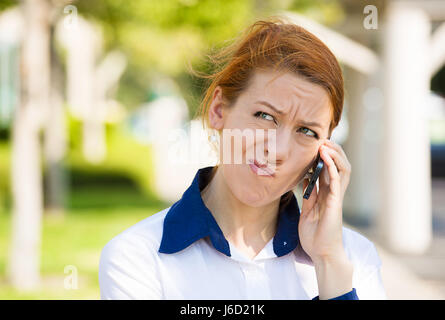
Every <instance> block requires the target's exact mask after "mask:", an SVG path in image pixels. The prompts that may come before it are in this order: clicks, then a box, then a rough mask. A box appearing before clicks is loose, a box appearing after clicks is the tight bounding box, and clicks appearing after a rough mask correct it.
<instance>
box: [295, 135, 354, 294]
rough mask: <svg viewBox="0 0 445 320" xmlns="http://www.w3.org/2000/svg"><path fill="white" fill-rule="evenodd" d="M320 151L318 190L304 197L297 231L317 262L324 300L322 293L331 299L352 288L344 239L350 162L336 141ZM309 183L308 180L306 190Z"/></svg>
mask: <svg viewBox="0 0 445 320" xmlns="http://www.w3.org/2000/svg"><path fill="white" fill-rule="evenodd" d="M319 151H320V157H321V159H322V160H323V161H324V167H323V170H322V172H321V174H320V177H319V190H318V188H317V186H315V187H314V189H313V190H312V193H311V195H310V197H309V199H307V200H306V199H303V205H302V209H301V214H300V222H299V225H298V233H299V237H300V242H301V246H302V248H303V250H304V251H305V252H306V253H307V254H308V255H309V256H310V257H311V259H312V261H313V262H314V266H315V269H316V271H317V279H318V280H319V281H318V285H319V292H320V299H322V295H323V296H324V298H330V297H335V296H338V295H340V294H342V293H346V292H348V291H350V290H352V265H351V264H350V262H349V260H348V259H347V257H346V253H345V251H344V248H343V242H342V226H343V219H342V213H343V210H342V208H343V198H344V194H345V191H346V189H347V186H348V184H349V177H350V174H351V165H350V163H349V161H348V159H347V157H346V154H345V153H344V151H343V149H342V148H341V147H340V146H339V145H338V144H336V143H335V142H333V141H330V140H326V141H325V142H324V143H323V144H322V145H321V146H320V149H319ZM308 184H309V181H308V180H307V179H305V180H304V182H303V191H304V190H305V189H306V187H307V185H308ZM336 273H337V274H336ZM334 278H335V279H334Z"/></svg>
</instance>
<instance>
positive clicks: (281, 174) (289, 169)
mask: <svg viewBox="0 0 445 320" xmlns="http://www.w3.org/2000/svg"><path fill="white" fill-rule="evenodd" d="M277 76H278V77H277ZM209 111H210V112H209V120H210V124H211V126H212V127H213V128H214V129H217V130H218V131H220V133H221V135H220V139H221V140H220V146H221V148H220V163H221V165H220V169H222V170H221V171H222V174H223V176H224V180H225V182H226V184H227V185H228V187H229V188H230V190H231V191H232V193H233V194H234V195H235V196H236V197H237V198H238V199H239V200H240V201H241V202H243V203H245V204H247V205H249V206H252V207H259V206H263V205H266V204H268V203H270V202H272V201H274V200H276V199H278V198H280V197H281V196H282V195H283V194H284V193H286V192H288V191H289V190H291V189H293V188H295V186H296V185H297V184H298V183H300V182H301V181H302V179H303V178H304V176H305V174H306V173H307V171H308V170H309V169H310V168H311V167H312V165H313V163H314V161H315V159H316V157H317V154H318V148H319V146H320V145H321V144H322V143H323V140H324V139H327V138H328V135H329V124H330V121H331V103H330V99H329V96H328V94H327V93H326V92H325V90H324V89H323V88H322V87H321V86H318V85H316V84H314V83H311V82H309V81H307V80H304V79H303V78H301V77H298V76H296V75H294V74H291V73H283V74H281V75H278V74H277V73H273V72H272V71H258V72H256V73H255V74H254V76H253V78H252V79H251V82H250V85H249V87H248V88H247V89H246V90H244V92H243V93H242V94H241V95H240V96H239V97H238V99H237V101H236V103H235V104H234V105H232V106H231V107H226V105H225V104H224V100H223V97H222V92H221V88H219V87H218V88H217V89H216V90H215V93H214V96H213V101H212V104H211V106H210V110H209ZM308 122H312V123H313V124H308ZM317 124H318V125H317ZM233 129H240V130H233ZM256 129H260V130H258V131H256ZM249 132H250V133H251V134H250V135H249V134H248V133H249ZM257 132H263V133H264V134H263V135H261V134H256V133H257ZM227 133H228V135H226V134H227ZM271 133H275V134H274V135H272V134H271ZM230 134H232V135H234V136H238V137H241V138H240V139H239V140H238V141H242V144H241V143H240V144H238V145H237V144H236V143H235V140H236V139H235V138H230ZM274 146H275V147H274ZM229 151H230V152H229ZM230 153H231V154H230ZM236 157H238V159H241V161H235V159H236ZM251 160H256V162H258V163H260V164H267V165H268V167H269V169H265V171H261V170H260V171H258V172H257V173H255V168H254V167H252V166H251V165H250V162H251ZM268 172H273V175H272V176H270V175H268V174H267V173H268Z"/></svg>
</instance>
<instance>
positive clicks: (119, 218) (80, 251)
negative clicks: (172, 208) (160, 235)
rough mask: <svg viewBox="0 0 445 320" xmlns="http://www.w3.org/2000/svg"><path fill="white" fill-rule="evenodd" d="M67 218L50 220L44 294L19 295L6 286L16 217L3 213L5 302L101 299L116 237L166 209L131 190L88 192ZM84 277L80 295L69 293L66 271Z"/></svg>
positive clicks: (0, 293)
mask: <svg viewBox="0 0 445 320" xmlns="http://www.w3.org/2000/svg"><path fill="white" fill-rule="evenodd" d="M69 207H70V209H68V211H67V213H66V214H65V216H64V217H63V218H62V219H60V218H58V217H57V216H54V215H53V216H51V215H45V217H44V221H43V235H42V237H43V239H42V250H41V275H42V285H41V288H40V289H39V290H37V291H34V292H28V293H23V292H17V291H15V290H13V289H12V288H11V286H10V285H8V283H7V281H6V274H5V273H6V263H7V258H8V249H9V241H10V229H11V227H10V224H11V220H10V215H9V213H7V212H0V299H99V298H100V293H99V282H98V274H97V272H98V263H99V257H100V252H101V249H102V248H103V246H104V245H105V244H106V243H107V242H108V241H109V240H110V239H111V238H112V237H114V236H115V235H117V234H118V233H120V232H121V231H123V230H125V229H126V228H128V227H130V226H132V225H133V224H135V223H137V222H138V221H141V220H143V219H145V218H147V217H149V216H150V215H152V214H153V213H156V212H158V211H160V210H161V209H163V208H164V207H166V205H165V204H163V203H160V202H158V201H156V200H151V199H147V198H146V197H144V196H142V195H139V194H135V192H134V190H125V189H123V190H122V189H112V188H105V189H104V188H102V189H97V187H96V189H94V188H90V189H82V191H81V190H79V191H76V192H74V193H73V196H72V198H71V202H70V205H69ZM70 265H72V266H75V267H76V268H77V271H78V289H75V290H73V289H71V290H67V289H65V288H64V279H65V277H66V276H67V275H68V273H67V274H65V273H64V268H65V267H66V266H70Z"/></svg>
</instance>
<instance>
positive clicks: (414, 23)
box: [378, 1, 432, 254]
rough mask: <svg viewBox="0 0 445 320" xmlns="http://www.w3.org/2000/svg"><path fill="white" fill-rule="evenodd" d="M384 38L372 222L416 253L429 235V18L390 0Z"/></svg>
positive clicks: (397, 246) (399, 246)
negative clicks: (377, 193) (378, 199)
mask: <svg viewBox="0 0 445 320" xmlns="http://www.w3.org/2000/svg"><path fill="white" fill-rule="evenodd" d="M386 14H387V16H386V19H385V21H386V26H384V28H386V30H385V32H386V35H385V38H384V60H385V66H384V72H385V81H384V99H385V105H384V110H383V114H382V115H383V125H384V131H383V132H384V138H383V144H382V147H383V149H382V153H381V155H382V157H381V161H382V162H381V163H380V166H381V168H382V171H381V177H380V179H379V180H380V186H381V188H382V203H381V206H380V208H379V218H378V224H379V229H380V231H381V235H382V236H383V237H384V239H385V241H386V243H387V245H388V246H389V248H391V249H392V250H394V251H396V252H405V253H413V254H415V253H422V252H424V251H425V250H426V249H427V248H428V246H429V245H430V242H431V238H432V221H431V218H432V217H431V215H432V214H431V173H430V145H429V135H428V127H427V125H428V124H427V119H426V116H425V114H426V113H425V108H426V97H427V94H428V92H429V81H430V79H429V59H428V55H429V45H430V31H431V26H430V21H429V18H428V16H427V15H426V14H425V13H424V12H423V11H422V10H421V9H419V8H415V7H414V6H409V5H408V4H407V3H406V2H398V1H397V2H396V1H395V2H391V3H389V5H388V7H387V11H386Z"/></svg>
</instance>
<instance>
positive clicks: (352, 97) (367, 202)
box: [344, 69, 383, 224]
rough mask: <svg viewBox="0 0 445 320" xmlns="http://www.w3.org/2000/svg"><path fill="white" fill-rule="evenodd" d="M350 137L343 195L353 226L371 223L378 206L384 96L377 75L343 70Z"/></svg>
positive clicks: (347, 142) (345, 208)
mask: <svg viewBox="0 0 445 320" xmlns="http://www.w3.org/2000/svg"><path fill="white" fill-rule="evenodd" d="M346 71H347V73H346V76H345V86H346V91H347V96H346V100H347V101H346V102H347V110H346V111H347V115H348V122H349V134H348V138H347V141H346V142H345V145H344V150H345V152H346V154H347V156H348V159H349V161H350V163H351V166H352V172H351V179H350V183H349V186H348V189H347V191H346V194H345V202H344V210H345V215H346V216H347V217H348V218H349V220H350V221H353V222H354V223H358V224H362V223H370V224H372V223H373V222H374V219H375V216H376V211H377V210H378V204H379V201H380V199H379V188H380V187H381V183H380V181H379V180H378V177H377V176H378V171H379V169H380V168H379V167H378V161H377V160H378V157H379V148H378V146H379V144H380V143H381V141H382V126H381V121H380V112H381V107H382V103H383V102H382V100H383V94H382V91H381V88H380V87H379V86H380V84H381V81H379V80H380V79H379V74H378V73H376V74H373V75H364V74H362V73H360V72H357V71H355V70H352V69H347V70H346Z"/></svg>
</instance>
